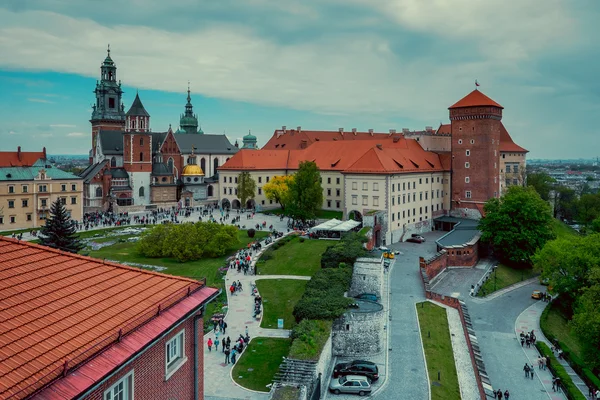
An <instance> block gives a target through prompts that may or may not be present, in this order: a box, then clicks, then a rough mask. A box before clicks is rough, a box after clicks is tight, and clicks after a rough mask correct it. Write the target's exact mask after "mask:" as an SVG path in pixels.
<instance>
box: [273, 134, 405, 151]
mask: <svg viewBox="0 0 600 400" xmlns="http://www.w3.org/2000/svg"><path fill="white" fill-rule="evenodd" d="M390 136H394V137H397V138H401V137H402V134H400V133H395V134H390V133H376V132H373V133H370V132H344V133H343V134H342V133H340V132H339V131H304V130H299V131H298V130H294V129H286V131H285V132H284V131H283V130H276V131H275V132H274V133H273V136H272V137H271V139H269V141H268V142H267V143H266V144H265V145H264V146H263V147H262V149H263V150H300V149H302V148H303V146H304V147H309V146H311V145H312V144H313V143H316V142H321V141H323V142H325V141H327V142H329V141H334V142H354V141H358V140H374V139H378V138H379V139H378V140H383V139H382V138H383V137H390Z"/></svg>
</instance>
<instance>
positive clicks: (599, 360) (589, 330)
mask: <svg viewBox="0 0 600 400" xmlns="http://www.w3.org/2000/svg"><path fill="white" fill-rule="evenodd" d="M589 278H590V286H588V287H586V288H584V289H583V290H582V295H581V296H580V297H579V298H578V299H577V302H576V305H575V313H574V314H573V319H572V320H571V326H572V327H573V329H574V330H575V333H576V334H577V336H578V337H579V342H580V343H581V348H582V350H583V358H584V359H585V362H586V363H587V364H588V365H589V366H590V367H592V368H598V367H600V352H599V351H598V348H600V267H599V266H598V264H596V267H595V268H593V269H592V270H591V271H590V274H589Z"/></svg>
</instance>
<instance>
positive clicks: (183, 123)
mask: <svg viewBox="0 0 600 400" xmlns="http://www.w3.org/2000/svg"><path fill="white" fill-rule="evenodd" d="M179 126H180V131H178V132H179V133H183V132H185V133H199V132H198V116H197V115H196V114H194V106H193V105H192V95H191V91H190V83H189V82H188V90H187V103H186V105H185V112H184V113H183V114H181V118H180V119H179ZM182 131H183V132H182ZM201 131H202V130H200V132H201Z"/></svg>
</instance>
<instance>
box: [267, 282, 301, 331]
mask: <svg viewBox="0 0 600 400" xmlns="http://www.w3.org/2000/svg"><path fill="white" fill-rule="evenodd" d="M306 282H308V281H304V280H299V279H266V280H257V281H256V287H257V289H258V292H259V293H260V295H261V296H262V298H263V318H262V322H261V324H260V327H261V328H270V329H277V319H279V318H283V328H284V329H292V326H293V324H294V316H293V315H292V312H293V311H294V306H295V305H296V303H298V301H299V300H300V298H301V297H302V295H303V294H304V288H305V287H306Z"/></svg>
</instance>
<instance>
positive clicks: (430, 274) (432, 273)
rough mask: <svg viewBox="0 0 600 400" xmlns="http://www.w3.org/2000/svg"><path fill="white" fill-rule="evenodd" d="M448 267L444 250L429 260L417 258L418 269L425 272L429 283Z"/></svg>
mask: <svg viewBox="0 0 600 400" xmlns="http://www.w3.org/2000/svg"><path fill="white" fill-rule="evenodd" d="M447 267H448V257H447V254H446V251H445V250H442V251H440V252H438V253H437V254H436V255H435V256H433V257H432V258H430V259H427V260H426V259H425V258H424V257H419V268H421V269H422V270H424V271H425V274H426V275H427V278H429V280H430V281H431V280H432V279H433V278H435V277H436V276H438V275H439V274H440V273H442V271H444V270H445V269H446V268H447Z"/></svg>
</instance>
